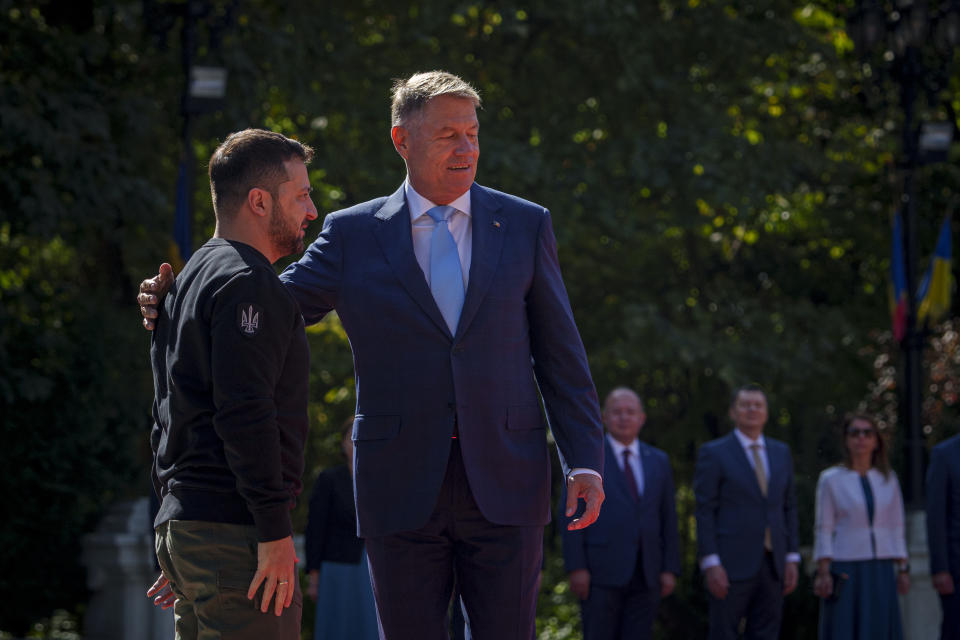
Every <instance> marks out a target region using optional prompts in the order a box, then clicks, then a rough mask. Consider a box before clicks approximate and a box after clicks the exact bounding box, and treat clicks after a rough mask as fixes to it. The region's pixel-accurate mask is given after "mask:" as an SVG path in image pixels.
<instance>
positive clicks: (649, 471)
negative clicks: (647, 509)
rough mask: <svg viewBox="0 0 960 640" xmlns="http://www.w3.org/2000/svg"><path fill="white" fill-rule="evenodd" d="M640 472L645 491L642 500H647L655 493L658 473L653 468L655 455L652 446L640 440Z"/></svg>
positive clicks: (641, 496)
mask: <svg viewBox="0 0 960 640" xmlns="http://www.w3.org/2000/svg"><path fill="white" fill-rule="evenodd" d="M639 445H640V473H642V474H643V493H642V494H641V495H640V502H646V501H647V498H649V497H650V496H651V495H652V494H653V493H654V491H653V488H654V482H656V474H655V473H654V470H653V456H652V455H650V448H649V447H648V446H647V445H645V444H644V443H642V442H640V443H639Z"/></svg>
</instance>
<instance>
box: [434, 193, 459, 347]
mask: <svg viewBox="0 0 960 640" xmlns="http://www.w3.org/2000/svg"><path fill="white" fill-rule="evenodd" d="M456 211H457V210H456V209H454V208H453V207H448V206H439V207H434V208H433V209H430V210H429V211H427V215H428V216H430V217H431V218H433V221H434V223H435V225H434V227H433V235H432V236H431V237H430V293H432V294H433V299H434V300H436V302H437V306H438V307H440V313H442V314H443V319H444V320H446V322H447V326H448V327H450V333H456V332H457V323H458V322H460V311H461V310H462V309H463V295H464V294H463V269H462V268H461V266H460V254H459V253H458V252H457V243H456V241H454V239H453V236H452V235H451V234H450V229H449V228H448V226H447V223H448V222H449V221H450V216H452V215H453V214H454V213H456Z"/></svg>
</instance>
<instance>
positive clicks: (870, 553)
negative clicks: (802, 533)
mask: <svg viewBox="0 0 960 640" xmlns="http://www.w3.org/2000/svg"><path fill="white" fill-rule="evenodd" d="M867 481H868V482H869V483H870V491H871V492H872V493H873V526H872V527H871V526H870V520H869V518H868V514H867V500H866V497H865V496H864V493H863V485H862V484H861V483H860V474H859V473H857V472H856V471H854V470H853V469H849V468H847V467H844V466H836V467H830V468H829V469H826V470H824V471H823V473H821V474H820V479H819V480H818V481H817V500H816V520H815V522H814V528H813V557H814V560H820V559H821V558H831V559H833V560H841V561H843V560H872V559H874V558H884V559H885V558H906V557H907V540H906V537H905V534H904V525H903V521H904V516H903V496H902V495H901V494H900V483H899V482H898V481H897V474H895V473H894V472H893V471H891V472H890V474H889V475H888V476H886V477H884V475H883V473H881V472H880V471H878V470H877V469H870V470H869V471H867ZM871 534H872V537H873V543H875V544H876V555H874V544H871Z"/></svg>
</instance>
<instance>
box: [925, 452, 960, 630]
mask: <svg viewBox="0 0 960 640" xmlns="http://www.w3.org/2000/svg"><path fill="white" fill-rule="evenodd" d="M927 540H928V542H929V545H930V575H931V576H932V577H933V588H934V589H936V590H937V593H939V594H940V604H941V605H942V608H943V625H942V626H941V631H940V638H941V640H960V597H958V595H957V584H958V582H960V436H954V437H952V438H950V439H949V440H946V441H944V442H941V443H940V444H938V445H937V446H936V447H934V448H933V451H931V452H930V468H929V469H928V470H927Z"/></svg>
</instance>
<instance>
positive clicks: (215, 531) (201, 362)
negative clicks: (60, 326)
mask: <svg viewBox="0 0 960 640" xmlns="http://www.w3.org/2000/svg"><path fill="white" fill-rule="evenodd" d="M312 155H313V151H312V149H310V148H309V147H306V146H304V145H301V144H300V143H299V142H296V141H295V140H291V139H289V138H286V137H284V136H282V135H280V134H278V133H273V132H269V131H261V130H255V129H248V130H245V131H240V132H238V133H234V134H232V135H230V136H229V137H228V138H227V139H226V140H225V141H224V143H223V144H221V145H220V146H219V147H218V148H217V150H216V151H214V153H213V156H212V157H211V158H210V187H211V192H212V195H213V209H214V213H215V215H216V221H217V224H216V230H215V231H214V235H213V238H211V239H210V240H209V241H207V243H206V244H204V245H203V246H202V247H201V248H200V249H199V250H197V252H196V253H195V254H194V255H193V256H192V257H191V258H190V260H189V261H188V262H187V264H186V266H185V268H184V270H183V272H182V273H181V274H180V276H179V277H178V278H177V280H176V283H175V284H174V286H173V288H172V289H171V290H170V294H169V295H168V296H167V297H166V299H165V300H164V305H163V312H162V313H161V314H160V317H159V318H158V319H157V324H156V330H155V331H154V333H153V342H152V346H151V350H150V356H151V361H152V364H153V377H154V390H155V399H154V405H153V417H154V426H153V431H152V433H151V438H150V439H151V447H152V449H153V453H154V464H153V481H154V486H155V488H156V490H157V493H158V495H159V496H160V500H161V504H160V510H159V513H158V514H157V518H156V520H155V522H154V527H155V529H156V547H157V556H158V559H159V561H160V567H161V569H162V572H163V575H162V576H161V577H160V579H159V580H158V583H157V585H155V586H154V588H153V589H151V593H156V592H157V591H159V590H160V589H162V588H163V587H164V586H169V587H170V589H172V592H173V594H174V595H175V597H176V603H175V604H174V611H175V613H176V631H177V638H178V639H188V638H197V637H231V638H250V639H251V640H252V639H262V638H281V639H284V640H286V639H290V640H298V639H299V637H300V616H301V609H302V597H301V594H300V588H299V584H298V581H297V578H296V569H295V563H296V560H297V559H296V553H295V551H294V545H293V537H292V528H291V524H290V509H291V507H292V506H293V504H294V502H295V499H296V496H297V495H298V494H299V493H300V488H301V483H300V476H301V474H302V472H303V444H304V440H305V438H306V432H307V382H308V360H309V352H308V347H307V341H306V335H305V334H304V329H303V319H302V317H301V315H300V309H299V307H298V306H297V302H296V301H295V300H294V299H293V297H292V296H291V295H290V294H289V293H288V292H287V290H286V288H285V287H284V286H283V285H281V284H280V281H279V280H278V279H277V275H276V272H275V271H274V270H273V267H272V266H271V265H272V263H273V262H275V261H276V260H278V259H279V258H281V257H283V256H286V255H289V254H291V253H299V252H300V251H302V250H303V237H304V231H305V229H306V227H307V224H308V223H309V222H310V221H311V220H314V219H316V217H317V210H316V207H315V206H314V204H313V202H312V200H311V198H310V181H309V178H308V175H307V167H306V163H308V162H309V161H310V159H311V157H312ZM291 604H293V606H290V605H291Z"/></svg>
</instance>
